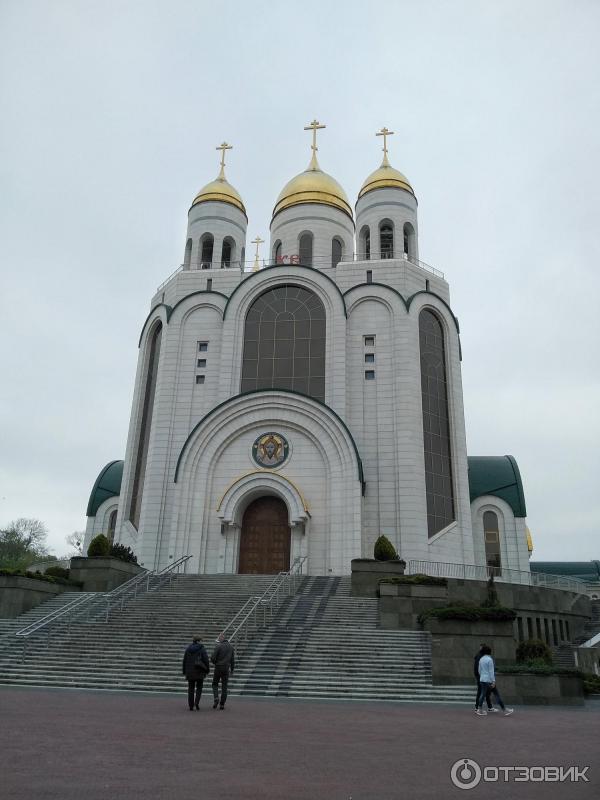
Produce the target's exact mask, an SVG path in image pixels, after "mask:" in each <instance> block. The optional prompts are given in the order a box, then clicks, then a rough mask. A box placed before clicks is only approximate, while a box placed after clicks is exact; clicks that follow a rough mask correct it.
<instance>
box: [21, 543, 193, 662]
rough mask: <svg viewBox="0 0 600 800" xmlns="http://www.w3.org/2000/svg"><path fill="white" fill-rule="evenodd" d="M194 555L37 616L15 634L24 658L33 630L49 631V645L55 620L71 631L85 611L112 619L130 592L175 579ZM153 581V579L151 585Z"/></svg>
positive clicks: (151, 588)
mask: <svg viewBox="0 0 600 800" xmlns="http://www.w3.org/2000/svg"><path fill="white" fill-rule="evenodd" d="M191 557H192V556H191V555H187V556H181V558H179V559H177V561H175V562H173V564H169V565H168V566H167V567H164V568H163V569H162V570H160V571H158V572H157V571H155V570H152V571H149V570H144V572H142V573H140V574H139V575H134V576H133V578H130V579H129V580H128V581H125V583H122V584H121V585H120V586H117V587H116V588H115V589H112V590H111V591H110V592H94V593H88V594H86V596H85V597H82V598H81V599H80V598H76V599H75V600H73V601H71V602H70V603H68V604H67V606H66V607H65V608H61V609H58V611H55V612H52V613H51V614H47V615H46V616H45V617H42V619H41V620H37V621H36V622H34V623H32V624H31V625H28V626H27V627H26V628H22V629H21V630H20V631H17V632H16V633H15V636H17V637H19V638H21V639H22V640H23V651H22V656H21V660H22V661H24V660H25V656H26V651H27V643H28V640H29V637H30V636H32V635H33V634H35V633H39V632H40V631H42V632H45V633H46V634H47V635H46V646H48V644H49V642H50V634H51V633H52V632H53V626H54V624H55V623H59V624H66V625H67V631H68V634H70V632H71V623H72V622H73V621H74V620H75V619H78V618H80V617H81V616H82V615H85V617H86V621H87V622H91V621H92V622H93V621H97V620H98V618H100V621H104V622H105V623H106V622H108V621H109V619H110V612H111V610H112V608H113V607H114V606H115V605H119V606H120V610H121V611H122V610H123V609H124V607H125V601H126V599H127V596H128V595H129V594H132V595H133V598H134V599H135V598H136V597H137V596H138V593H139V592H138V589H139V587H140V586H142V585H143V584H144V583H145V584H146V587H145V590H144V591H142V592H141V593H142V594H146V593H148V592H150V591H156V590H157V589H159V588H160V587H161V586H163V585H164V584H165V583H166V582H167V581H169V583H171V582H172V580H173V577H174V574H175V572H174V571H175V570H177V571H179V568H180V567H181V566H182V565H183V564H185V563H186V562H187V561H188V560H189V559H190V558H191ZM152 581H153V583H152V586H151V582H152ZM90 612H94V615H93V616H92V615H91V613H90Z"/></svg>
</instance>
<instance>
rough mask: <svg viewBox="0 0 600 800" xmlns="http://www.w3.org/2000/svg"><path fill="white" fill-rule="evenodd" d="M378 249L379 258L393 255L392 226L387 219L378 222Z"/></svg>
mask: <svg viewBox="0 0 600 800" xmlns="http://www.w3.org/2000/svg"><path fill="white" fill-rule="evenodd" d="M379 249H380V252H381V258H393V257H394V226H393V225H392V223H391V222H390V221H389V219H384V220H383V221H382V222H380V224H379Z"/></svg>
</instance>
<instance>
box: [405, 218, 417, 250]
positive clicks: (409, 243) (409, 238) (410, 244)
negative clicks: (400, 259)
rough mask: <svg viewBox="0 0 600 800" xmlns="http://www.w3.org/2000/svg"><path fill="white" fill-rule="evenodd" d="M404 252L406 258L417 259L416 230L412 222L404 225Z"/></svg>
mask: <svg viewBox="0 0 600 800" xmlns="http://www.w3.org/2000/svg"><path fill="white" fill-rule="evenodd" d="M403 233H404V236H403V250H404V255H405V256H406V258H416V255H417V254H416V248H415V229H414V228H413V226H412V225H411V224H410V222H405V223H404V229H403Z"/></svg>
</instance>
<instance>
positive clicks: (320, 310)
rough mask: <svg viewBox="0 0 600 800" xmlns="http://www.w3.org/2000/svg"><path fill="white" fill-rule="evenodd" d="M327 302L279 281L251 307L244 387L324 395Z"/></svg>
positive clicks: (246, 390)
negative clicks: (277, 284) (282, 284)
mask: <svg viewBox="0 0 600 800" xmlns="http://www.w3.org/2000/svg"><path fill="white" fill-rule="evenodd" d="M325 324H326V320H325V307H324V306H323V303H322V302H321V300H320V299H319V298H318V297H317V295H316V294H314V292H311V291H309V290H308V289H304V288H302V287H300V286H277V287H276V288H274V289H269V290H268V291H266V292H264V294H261V295H260V297H257V299H256V300H255V301H254V303H253V304H252V305H251V306H250V309H249V311H248V315H247V317H246V323H245V326H244V355H243V359H242V382H241V389H240V391H242V392H249V391H252V390H253V389H293V390H294V391H297V392H302V394H308V395H310V396H311V397H315V398H316V399H317V400H323V401H324V400H325Z"/></svg>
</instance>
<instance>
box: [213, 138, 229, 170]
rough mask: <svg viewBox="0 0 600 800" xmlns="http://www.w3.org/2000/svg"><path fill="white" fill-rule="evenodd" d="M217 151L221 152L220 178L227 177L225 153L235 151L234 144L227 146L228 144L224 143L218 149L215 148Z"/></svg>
mask: <svg viewBox="0 0 600 800" xmlns="http://www.w3.org/2000/svg"><path fill="white" fill-rule="evenodd" d="M215 150H220V151H221V174H220V177H223V176H224V175H225V151H226V150H233V145H232V144H227V142H222V143H221V144H220V145H219V146H218V147H215Z"/></svg>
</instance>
